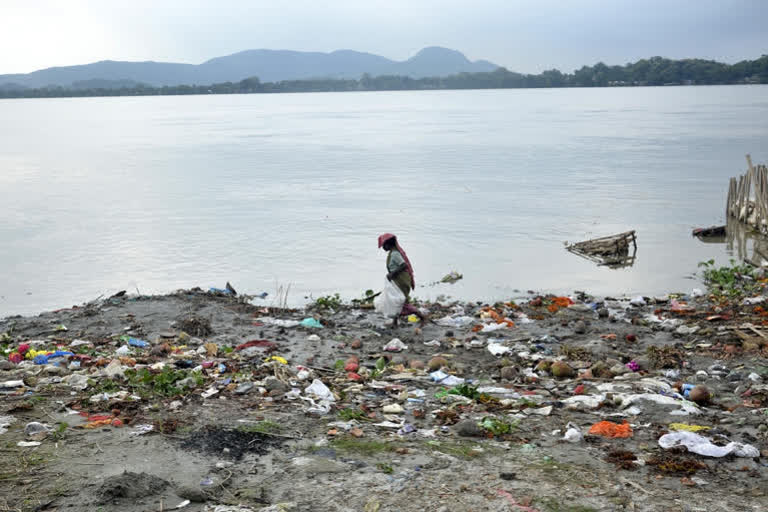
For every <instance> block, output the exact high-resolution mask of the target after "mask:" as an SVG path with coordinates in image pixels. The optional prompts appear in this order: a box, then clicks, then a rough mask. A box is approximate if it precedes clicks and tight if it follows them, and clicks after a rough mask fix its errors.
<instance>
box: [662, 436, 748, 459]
mask: <svg viewBox="0 0 768 512" xmlns="http://www.w3.org/2000/svg"><path fill="white" fill-rule="evenodd" d="M659 446H661V447H662V448H664V449H665V450H667V449H669V448H674V447H675V446H685V447H686V448H687V449H688V451H689V452H692V453H697V454H699V455H704V456H706V457H725V456H726V455H730V454H733V455H735V456H737V457H749V458H754V457H759V456H760V451H759V450H758V449H757V448H755V447H754V446H752V445H750V444H743V443H736V442H730V443H728V444H727V445H725V446H717V445H715V444H713V443H712V441H710V440H709V439H707V438H706V437H704V436H701V435H699V434H695V433H693V432H684V431H683V432H672V433H670V434H664V435H663V436H661V437H660V438H659Z"/></svg>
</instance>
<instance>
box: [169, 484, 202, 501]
mask: <svg viewBox="0 0 768 512" xmlns="http://www.w3.org/2000/svg"><path fill="white" fill-rule="evenodd" d="M175 492H176V495H177V496H178V497H179V498H184V499H185V500H189V501H191V502H192V503H205V501H206V500H207V498H206V497H205V493H204V492H203V490H202V489H201V488H199V487H193V486H191V485H186V486H184V487H179V488H177V489H176V491H175Z"/></svg>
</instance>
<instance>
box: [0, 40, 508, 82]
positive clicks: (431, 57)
mask: <svg viewBox="0 0 768 512" xmlns="http://www.w3.org/2000/svg"><path fill="white" fill-rule="evenodd" d="M498 67H499V66H497V65H496V64H493V63H492V62H488V61H485V60H477V61H474V62H473V61H470V60H469V59H467V58H466V57H465V56H464V54H463V53H461V52H458V51H456V50H450V49H448V48H441V47H438V46H431V47H428V48H424V49H423V50H421V51H419V52H418V53H417V54H416V55H414V56H413V57H411V58H410V59H408V60H405V61H394V60H390V59H387V58H385V57H381V56H379V55H374V54H371V53H363V52H357V51H353V50H337V51H334V52H331V53H321V52H297V51H290V50H246V51H242V52H238V53H234V54H232V55H227V56H225V57H216V58H214V59H211V60H208V61H206V62H203V63H202V64H180V63H172V62H154V61H147V62H120V61H111V60H105V61H100V62H94V63H91V64H84V65H78V66H63V67H53V68H46V69H41V70H39V71H33V72H32V73H26V74H13V75H0V89H6V90H8V89H23V88H40V87H49V86H60V87H66V88H84V87H93V85H94V84H98V87H103V88H113V87H114V88H118V87H124V86H128V87H130V86H131V85H137V84H139V83H142V84H147V85H152V86H155V87H159V86H164V85H169V86H170V85H195V84H196V85H205V84H213V83H221V82H238V81H240V80H243V79H245V78H250V77H254V76H255V77H258V78H259V80H261V81H262V82H277V81H281V80H306V79H312V78H325V79H327V78H335V79H358V78H360V76H361V75H363V74H364V73H368V74H370V75H372V76H379V75H402V76H410V77H412V78H423V77H431V76H448V75H452V74H456V73H461V72H469V73H476V72H482V71H493V70H495V69H497V68H498Z"/></svg>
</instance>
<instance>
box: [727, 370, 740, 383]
mask: <svg viewBox="0 0 768 512" xmlns="http://www.w3.org/2000/svg"><path fill="white" fill-rule="evenodd" d="M728 380H729V381H731V382H739V381H741V380H744V374H741V373H739V372H731V373H729V374H728Z"/></svg>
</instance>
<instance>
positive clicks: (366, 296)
mask: <svg viewBox="0 0 768 512" xmlns="http://www.w3.org/2000/svg"><path fill="white" fill-rule="evenodd" d="M375 295H376V294H375V293H374V292H373V290H365V292H364V293H363V297H362V298H361V299H352V301H351V302H352V304H353V305H355V306H359V305H361V304H365V303H366V302H371V301H372V300H373V299H374V296H375Z"/></svg>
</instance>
